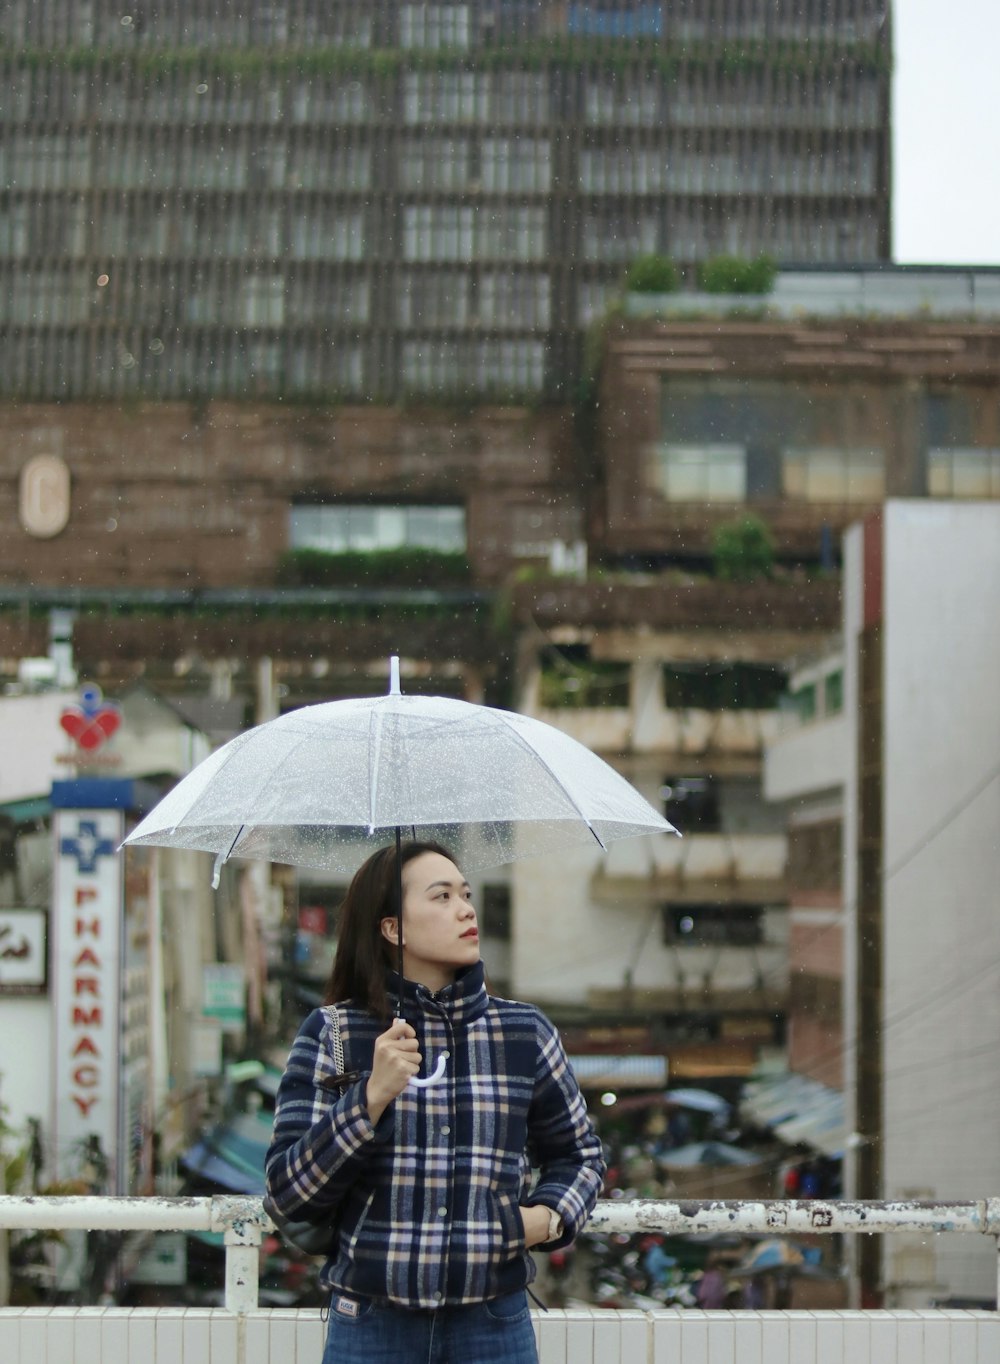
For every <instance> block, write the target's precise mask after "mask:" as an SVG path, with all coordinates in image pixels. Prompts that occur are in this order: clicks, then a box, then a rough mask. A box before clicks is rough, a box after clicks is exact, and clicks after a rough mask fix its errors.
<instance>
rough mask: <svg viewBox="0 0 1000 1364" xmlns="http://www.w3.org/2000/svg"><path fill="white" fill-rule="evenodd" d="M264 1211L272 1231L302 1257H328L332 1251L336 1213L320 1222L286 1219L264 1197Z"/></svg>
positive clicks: (299, 1218)
mask: <svg viewBox="0 0 1000 1364" xmlns="http://www.w3.org/2000/svg"><path fill="white" fill-rule="evenodd" d="M264 1211H265V1212H266V1213H267V1215H268V1217H270V1219H271V1221H272V1222H273V1223H274V1229H275V1231H276V1232H277V1233H278V1235H279V1236H280V1237H281V1239H282V1240H283V1241H284V1243H285V1245H286V1246H290V1247H291V1248H292V1250H298V1251H301V1252H302V1253H303V1254H304V1255H323V1256H326V1255H329V1254H330V1253H331V1251H332V1250H333V1241H334V1234H335V1232H336V1230H337V1213H336V1211H335V1210H333V1211H331V1212H330V1213H329V1214H328V1215H327V1216H326V1217H325V1218H323V1220H322V1221H316V1222H312V1221H310V1220H309V1218H307V1217H286V1216H285V1214H284V1213H283V1212H279V1211H278V1209H277V1208H276V1207H275V1206H274V1204H273V1203H272V1202H271V1199H270V1196H269V1195H268V1194H265V1195H264Z"/></svg>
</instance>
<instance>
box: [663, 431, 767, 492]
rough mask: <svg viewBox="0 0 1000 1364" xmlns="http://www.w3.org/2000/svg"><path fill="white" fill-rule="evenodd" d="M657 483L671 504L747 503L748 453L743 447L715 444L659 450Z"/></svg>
mask: <svg viewBox="0 0 1000 1364" xmlns="http://www.w3.org/2000/svg"><path fill="white" fill-rule="evenodd" d="M656 454H657V464H656V472H657V474H658V478H657V482H658V485H659V487H660V488H661V490H662V491H663V494H664V496H665V497H666V498H667V500H668V501H669V502H745V501H746V495H747V452H746V447H745V446H743V445H734V444H730V443H728V442H721V441H720V442H711V443H705V444H700V445H680V444H675V443H674V442H673V441H665V442H664V443H663V444H662V445H659V446H657V447H656Z"/></svg>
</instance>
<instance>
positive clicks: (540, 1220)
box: [521, 1203, 549, 1250]
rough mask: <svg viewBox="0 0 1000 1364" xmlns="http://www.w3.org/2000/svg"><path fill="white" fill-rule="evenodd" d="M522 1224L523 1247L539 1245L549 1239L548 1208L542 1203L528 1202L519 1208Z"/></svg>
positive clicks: (526, 1248) (527, 1248)
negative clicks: (525, 1205)
mask: <svg viewBox="0 0 1000 1364" xmlns="http://www.w3.org/2000/svg"><path fill="white" fill-rule="evenodd" d="M521 1221H522V1222H523V1224H524V1248H525V1250H530V1249H531V1247H532V1246H540V1245H541V1244H542V1243H543V1242H544V1241H547V1240H548V1239H549V1210H548V1208H547V1207H546V1206H545V1204H544V1203H529V1204H528V1205H527V1207H522V1209H521Z"/></svg>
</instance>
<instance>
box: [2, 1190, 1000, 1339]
mask: <svg viewBox="0 0 1000 1364" xmlns="http://www.w3.org/2000/svg"><path fill="white" fill-rule="evenodd" d="M4 1228H6V1229H8V1230H12V1231H13V1230H28V1229H30V1230H60V1231H66V1230H71V1229H83V1230H87V1231H214V1232H222V1234H223V1238H224V1243H225V1252H226V1288H225V1306H226V1309H227V1310H228V1311H229V1312H231V1313H235V1314H238V1315H242V1314H245V1313H248V1312H253V1311H256V1310H257V1306H258V1267H259V1250H260V1244H261V1240H262V1239H263V1237H264V1235H265V1234H266V1233H267V1232H269V1231H271V1230H273V1226H272V1223H271V1221H270V1219H269V1218H268V1217H267V1215H266V1213H265V1212H264V1210H263V1208H262V1206H261V1203H260V1200H259V1199H258V1198H248V1197H234V1196H231V1195H225V1196H223V1195H219V1196H215V1197H211V1198H155V1197H154V1198H102V1197H68V1198H50V1197H42V1196H34V1197H17V1196H2V1197H0V1230H2V1229H4ZM587 1229H588V1231H595V1232H625V1233H631V1232H661V1233H665V1234H667V1235H678V1234H684V1233H686V1234H689V1235H690V1234H699V1235H711V1234H713V1233H719V1232H728V1233H733V1232H738V1233H742V1234H745V1235H755V1234H756V1235H770V1236H779V1235H787V1234H795V1233H798V1234H801V1233H803V1232H829V1233H832V1234H836V1233H858V1232H864V1233H868V1234H871V1233H877V1234H883V1235H891V1234H893V1233H900V1232H909V1233H917V1234H920V1235H929V1234H937V1233H956V1234H961V1233H977V1234H979V1235H981V1236H992V1237H994V1238H995V1240H996V1244H997V1256H998V1263H997V1294H998V1302H1000V1198H982V1199H974V1200H972V1201H970V1202H965V1203H932V1202H908V1203H904V1202H898V1203H881V1202H841V1201H834V1202H820V1201H809V1200H803V1201H798V1200H794V1201H790V1200H776V1201H773V1202H754V1201H749V1200H743V1199H740V1200H733V1201H718V1202H715V1201H713V1202H698V1201H691V1202H668V1201H665V1200H661V1199H652V1198H649V1199H636V1200H634V1201H631V1202H625V1201H621V1202H616V1201H613V1200H611V1199H601V1200H600V1201H599V1202H598V1204H597V1207H596V1209H595V1210H594V1213H593V1216H592V1217H591V1219H590V1222H589V1223H588V1227H587Z"/></svg>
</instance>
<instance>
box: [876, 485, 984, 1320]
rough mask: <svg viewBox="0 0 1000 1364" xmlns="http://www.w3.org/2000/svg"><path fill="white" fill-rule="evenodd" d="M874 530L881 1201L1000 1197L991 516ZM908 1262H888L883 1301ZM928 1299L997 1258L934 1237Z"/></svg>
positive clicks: (974, 1284)
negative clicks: (880, 787)
mask: <svg viewBox="0 0 1000 1364" xmlns="http://www.w3.org/2000/svg"><path fill="white" fill-rule="evenodd" d="M884 526H885V530H884V574H885V576H884V609H885V617H884V620H885V626H884V685H885V703H884V727H885V728H884V745H885V747H884V840H885V843H884V846H885V879H884V923H885V937H884V948H885V956H884V1009H885V1014H884V1020H885V1021H884V1029H885V1049H884V1065H885V1193H884V1196H885V1197H886V1198H896V1197H900V1198H903V1197H922V1198H923V1197H926V1198H942V1199H963V1198H970V1197H984V1196H986V1195H996V1194H998V1193H1000V1140H998V1138H997V1133H998V1130H1000V1085H998V1084H997V1067H998V1058H1000V506H998V505H996V504H983V505H979V504H957V505H952V504H941V503H928V502H895V503H889V504H888V505H887V506H886V508H885V523H884ZM914 1249H916V1248H911V1250H910V1251H909V1252H907V1251H905V1250H904V1248H903V1247H902V1246H898V1247H897V1243H896V1242H895V1241H894V1242H893V1243H892V1247H891V1248H889V1249H888V1250H887V1262H886V1271H887V1290H888V1296H887V1299H886V1305H887V1306H892V1305H902V1306H908V1305H910V1304H909V1302H907V1301H906V1288H905V1284H906V1281H907V1279H908V1278H911V1277H912V1267H913V1266H912V1261H908V1260H907V1254H911V1255H912V1253H913V1250H914ZM934 1251H935V1259H936V1271H935V1277H936V1281H937V1284H938V1286H939V1291H943V1292H945V1293H951V1294H961V1295H963V1296H968V1295H975V1296H982V1297H989V1296H990V1295H991V1294H993V1293H995V1291H996V1251H995V1247H994V1246H993V1244H992V1242H991V1241H990V1240H988V1239H987V1238H983V1241H982V1244H980V1243H979V1240H978V1238H971V1237H953V1238H948V1237H944V1238H938V1239H937V1241H935V1243H934Z"/></svg>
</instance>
